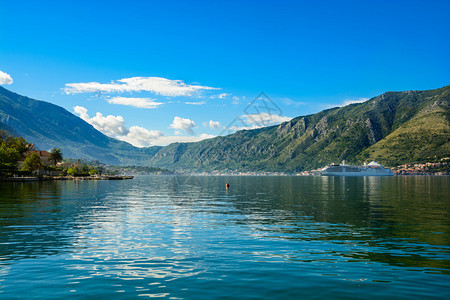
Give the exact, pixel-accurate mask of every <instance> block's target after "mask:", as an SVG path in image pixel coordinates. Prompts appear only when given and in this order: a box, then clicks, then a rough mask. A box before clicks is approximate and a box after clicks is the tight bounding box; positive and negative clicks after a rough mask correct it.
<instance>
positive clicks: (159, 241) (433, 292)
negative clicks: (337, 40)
mask: <svg viewBox="0 0 450 300" xmlns="http://www.w3.org/2000/svg"><path fill="white" fill-rule="evenodd" d="M226 181H229V182H230V184H231V188H230V189H229V190H228V191H226V190H225V183H226ZM449 189H450V177H428V176H417V177H414V176H412V177H390V178H386V177H383V178H381V177H380V178H376V177H365V178H364V177H360V178H333V177H201V176H200V177H183V176H179V177H177V176H142V177H137V178H135V179H134V180H127V181H86V182H74V181H60V182H40V183H2V184H0V299H10V298H26V299H29V298H41V299H61V298H66V297H71V298H98V299H103V298H106V299H108V298H110V299H112V298H114V299H121V298H123V299H130V298H139V297H144V298H148V297H165V298H167V299H217V298H219V299H246V298H248V299H299V298H306V299H308V298H309V299H327V298H329V299H367V298H370V299H389V298H391V299H411V298H413V299H414V298H415V299H422V298H427V299H433V298H435V299H445V298H446V299H450V197H449Z"/></svg>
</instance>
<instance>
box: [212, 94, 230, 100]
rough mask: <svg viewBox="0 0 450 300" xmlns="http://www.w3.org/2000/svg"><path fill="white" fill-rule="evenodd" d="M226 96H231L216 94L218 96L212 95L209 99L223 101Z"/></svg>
mask: <svg viewBox="0 0 450 300" xmlns="http://www.w3.org/2000/svg"><path fill="white" fill-rule="evenodd" d="M228 96H231V94H230V93H222V94H218V95H212V96H210V97H209V98H211V99H216V98H219V99H225V98H226V97H228Z"/></svg>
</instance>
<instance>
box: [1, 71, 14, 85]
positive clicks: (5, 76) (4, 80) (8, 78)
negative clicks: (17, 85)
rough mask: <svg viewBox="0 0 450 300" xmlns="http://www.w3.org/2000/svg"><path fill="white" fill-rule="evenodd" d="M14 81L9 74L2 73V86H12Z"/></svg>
mask: <svg viewBox="0 0 450 300" xmlns="http://www.w3.org/2000/svg"><path fill="white" fill-rule="evenodd" d="M11 83H13V79H12V77H11V75H9V74H8V73H5V72H2V71H0V84H11Z"/></svg>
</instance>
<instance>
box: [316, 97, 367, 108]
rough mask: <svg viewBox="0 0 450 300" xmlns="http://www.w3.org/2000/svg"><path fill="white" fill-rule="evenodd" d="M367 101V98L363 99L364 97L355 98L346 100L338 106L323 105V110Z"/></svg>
mask: <svg viewBox="0 0 450 300" xmlns="http://www.w3.org/2000/svg"><path fill="white" fill-rule="evenodd" d="M367 100H369V98H365V97H361V98H355V99H346V100H344V101H342V102H341V103H339V104H325V105H324V108H333V107H342V106H347V105H350V104H355V103H363V102H366V101H367Z"/></svg>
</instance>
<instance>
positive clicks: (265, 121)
mask: <svg viewBox="0 0 450 300" xmlns="http://www.w3.org/2000/svg"><path fill="white" fill-rule="evenodd" d="M241 118H244V119H245V121H246V122H247V123H249V124H254V125H256V126H259V127H264V126H269V125H273V124H277V123H282V122H287V121H290V120H291V119H292V118H290V117H283V116H280V115H276V114H269V113H264V112H263V113H259V114H249V115H243V116H241Z"/></svg>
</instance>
